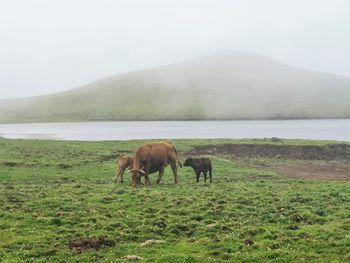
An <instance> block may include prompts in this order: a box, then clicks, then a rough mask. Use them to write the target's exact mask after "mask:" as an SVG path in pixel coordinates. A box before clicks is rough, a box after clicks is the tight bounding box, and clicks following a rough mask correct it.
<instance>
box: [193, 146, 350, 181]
mask: <svg viewBox="0 0 350 263" xmlns="http://www.w3.org/2000/svg"><path fill="white" fill-rule="evenodd" d="M187 154H190V155H224V156H228V158H229V159H235V160H238V161H239V162H240V163H241V164H242V165H243V166H250V167H255V168H258V169H264V170H270V171H275V172H277V173H279V174H281V175H286V176H289V177H292V178H298V179H316V180H350V162H349V160H350V144H328V145H283V144H282V145H281V144H279V145H275V144H221V145H204V146H196V147H194V148H193V149H192V150H191V151H189V152H188V153H187Z"/></svg>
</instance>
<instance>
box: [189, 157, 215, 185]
mask: <svg viewBox="0 0 350 263" xmlns="http://www.w3.org/2000/svg"><path fill="white" fill-rule="evenodd" d="M184 166H190V167H192V168H193V170H194V171H195V173H196V182H197V183H198V181H199V177H200V175H201V173H203V175H204V182H207V175H208V172H209V176H210V177H209V178H210V182H211V181H212V173H211V171H212V166H211V161H210V160H209V159H208V158H192V157H188V158H187V159H186V161H185V162H184Z"/></svg>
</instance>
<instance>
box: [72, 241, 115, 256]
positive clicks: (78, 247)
mask: <svg viewBox="0 0 350 263" xmlns="http://www.w3.org/2000/svg"><path fill="white" fill-rule="evenodd" d="M114 245H115V242H114V241H113V240H110V239H108V238H106V237H80V238H75V239H72V240H71V241H69V248H70V249H71V250H73V251H75V252H77V253H82V252H84V251H86V250H99V249H100V248H102V247H111V246H114Z"/></svg>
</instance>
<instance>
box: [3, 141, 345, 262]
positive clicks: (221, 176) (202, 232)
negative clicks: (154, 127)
mask: <svg viewBox="0 0 350 263" xmlns="http://www.w3.org/2000/svg"><path fill="white" fill-rule="evenodd" d="M263 141H264V140H249V141H245V140H241V141H237V140H235V141H234V140H174V141H173V142H174V143H175V145H176V147H177V148H178V150H179V151H180V155H181V157H180V159H182V160H183V159H184V156H183V152H184V151H186V150H189V149H190V148H191V147H192V146H193V145H203V144H214V143H224V142H225V143H228V142H234V143H245V142H249V143H252V142H255V143H261V142H263ZM141 143H143V141H126V142H125V141H123V142H62V141H41V140H5V139H0V262H1V261H3V262H97V261H98V262H120V261H122V260H121V258H122V257H123V256H125V255H138V256H140V257H143V258H144V259H143V262H346V261H349V260H350V191H349V187H350V183H349V182H330V181H312V180H294V179H290V178H286V177H283V176H280V175H278V174H276V173H274V172H270V171H261V170H257V169H253V168H248V167H242V166H241V165H240V164H239V163H238V162H237V161H235V160H229V158H225V156H222V157H219V156H216V157H214V156H212V157H210V158H211V159H212V162H213V167H214V172H213V183H212V184H209V183H207V184H205V183H204V182H203V179H202V178H201V181H200V183H198V184H195V177H194V173H193V171H192V170H191V169H189V168H181V169H179V176H180V183H179V184H178V185H174V184H173V176H172V174H171V172H170V168H167V169H166V173H165V175H164V177H163V182H162V184H161V185H156V184H155V181H156V177H157V175H156V174H153V175H151V176H150V178H151V182H152V185H151V186H150V187H148V188H146V187H139V188H136V189H134V188H132V187H130V177H129V175H128V174H126V175H125V179H126V182H125V183H124V184H123V185H122V184H118V185H115V184H114V183H113V177H114V173H115V165H116V162H115V159H116V156H118V155H119V154H123V153H130V152H132V151H133V150H134V149H135V147H136V146H137V145H139V144H141ZM265 143H266V141H265ZM285 143H286V144H324V142H312V141H286V142H285ZM93 236H96V237H99V236H105V237H106V238H108V239H109V240H111V241H113V244H112V245H111V246H106V247H102V248H101V249H100V250H93V249H91V250H86V251H84V252H83V253H77V252H76V251H74V250H71V249H70V248H69V242H70V241H71V240H74V239H76V238H80V237H93ZM148 239H159V240H164V241H166V242H165V243H162V244H158V245H153V246H148V247H141V246H140V244H141V243H143V242H144V241H146V240H148ZM247 240H249V241H252V242H253V243H254V244H252V245H247V244H245V243H248V242H249V241H247Z"/></svg>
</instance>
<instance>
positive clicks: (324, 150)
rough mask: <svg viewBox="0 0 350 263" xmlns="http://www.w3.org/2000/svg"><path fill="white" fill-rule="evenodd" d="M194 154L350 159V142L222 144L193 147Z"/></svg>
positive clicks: (298, 158) (296, 158) (301, 158)
mask: <svg viewBox="0 0 350 263" xmlns="http://www.w3.org/2000/svg"><path fill="white" fill-rule="evenodd" d="M189 154H192V155H215V154H228V155H232V156H233V157H239V158H242V157H260V158H280V159H295V160H350V144H328V145H321V146H318V145H274V144H220V145H203V146H196V147H193V148H192V150H191V151H190V152H189Z"/></svg>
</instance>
